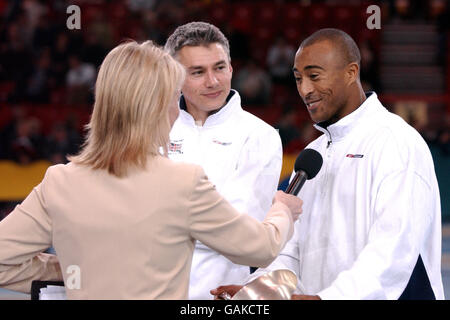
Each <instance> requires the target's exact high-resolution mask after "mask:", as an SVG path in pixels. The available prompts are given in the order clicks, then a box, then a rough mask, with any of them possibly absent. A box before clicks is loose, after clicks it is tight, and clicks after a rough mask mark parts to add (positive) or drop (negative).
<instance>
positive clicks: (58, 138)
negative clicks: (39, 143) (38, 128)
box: [46, 122, 81, 164]
mask: <svg viewBox="0 0 450 320" xmlns="http://www.w3.org/2000/svg"><path fill="white" fill-rule="evenodd" d="M80 141H81V138H80V135H79V134H78V132H77V131H76V130H75V128H73V126H71V125H70V124H69V123H67V124H64V123H62V122H58V123H55V124H54V125H53V127H52V131H51V133H50V135H49V136H48V138H47V147H46V157H47V159H48V160H49V161H50V162H51V163H52V164H57V163H67V162H68V161H67V155H74V154H76V153H77V152H78V150H79V144H80Z"/></svg>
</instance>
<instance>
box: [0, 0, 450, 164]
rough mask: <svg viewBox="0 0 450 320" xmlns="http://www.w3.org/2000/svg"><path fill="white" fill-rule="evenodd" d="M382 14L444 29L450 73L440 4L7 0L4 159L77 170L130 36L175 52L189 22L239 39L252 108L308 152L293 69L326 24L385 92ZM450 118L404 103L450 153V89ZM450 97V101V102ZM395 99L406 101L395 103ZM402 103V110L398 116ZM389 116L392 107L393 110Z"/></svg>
mask: <svg viewBox="0 0 450 320" xmlns="http://www.w3.org/2000/svg"><path fill="white" fill-rule="evenodd" d="M72 4H76V5H78V6H79V7H80V9H81V11H80V12H81V29H79V30H77V29H74V30H69V29H68V27H67V25H66V22H67V19H68V18H69V16H70V13H67V12H66V10H67V8H68V7H69V6H70V5H72ZM371 4H376V5H378V6H379V7H380V8H381V24H382V26H384V25H385V24H386V23H392V22H394V23H396V22H397V23H400V24H401V23H405V24H408V23H409V22H412V23H414V22H415V21H423V22H424V23H428V24H433V25H435V26H436V27H437V30H438V33H439V36H440V39H443V40H442V41H440V42H439V43H438V48H437V49H438V50H439V54H438V58H439V61H438V62H439V63H440V64H441V65H442V68H443V70H449V68H448V61H449V59H448V56H449V54H448V48H447V47H448V39H449V38H448V23H449V20H450V19H449V15H448V12H449V8H448V4H447V1H445V0H433V1H408V0H392V1H245V0H240V1H225V0H222V1H217V0H216V1H214V0H209V1H207V0H173V1H162V0H145V1H144V0H123V1H120V0H111V1H108V0H91V1H87V0H86V1H83V0H79V1H65V0H54V1H44V0H42V1H41V0H22V1H19V0H15V1H14V0H10V1H7V0H0V15H1V17H2V19H1V21H2V23H1V26H0V159H6V160H13V161H15V162H17V163H20V164H28V163H31V162H33V161H35V160H37V159H46V160H48V161H50V162H51V163H65V162H66V161H67V159H66V155H67V154H74V153H76V152H77V151H78V150H79V148H80V145H81V144H82V140H83V138H82V137H83V127H84V125H85V124H86V123H87V122H88V120H89V114H90V111H91V109H92V104H93V86H94V83H95V79H96V73H97V70H98V67H99V66H100V64H101V62H102V60H103V58H104V57H105V55H106V54H107V53H108V52H109V50H111V49H112V48H113V47H115V46H116V45H117V44H118V43H120V42H121V41H123V40H124V39H127V38H131V39H135V40H137V41H144V40H148V39H151V40H153V41H154V42H156V43H158V44H160V45H164V43H165V40H166V39H167V37H168V35H169V34H170V33H171V32H172V31H173V30H174V29H175V28H176V27H177V26H179V25H180V24H183V23H186V22H189V21H208V22H211V23H213V24H215V25H216V26H218V27H219V28H220V29H221V30H222V31H223V32H224V33H225V35H226V36H227V37H228V39H229V40H230V45H231V58H232V65H233V69H234V75H233V83H232V87H233V88H235V89H237V90H238V91H239V92H240V94H241V96H242V100H243V106H244V108H245V109H246V110H248V111H250V112H252V113H254V114H256V115H257V116H259V117H261V118H262V119H264V120H265V121H267V122H268V123H270V124H271V125H273V126H275V127H276V128H277V129H279V130H280V135H281V138H282V142H283V147H284V151H285V152H286V153H298V152H299V151H300V150H301V149H302V148H303V147H304V146H305V145H306V144H307V143H309V142H310V141H311V140H312V139H313V138H315V137H316V136H317V132H316V131H315V130H314V128H312V126H311V121H310V120H309V117H308V114H307V112H306V109H305V107H304V105H303V102H302V101H301V99H300V97H299V96H298V93H297V91H296V87H295V82H294V79H293V76H292V71H291V69H292V64H293V59H294V55H295V52H296V50H297V48H298V45H299V44H300V42H301V41H302V40H303V39H304V38H305V37H306V36H307V35H309V34H310V33H312V32H314V31H315V30H317V29H319V28H322V27H336V28H340V29H343V30H344V31H346V32H348V33H349V34H350V35H351V36H352V37H353V38H354V39H355V41H356V42H357V43H358V45H359V47H360V49H361V54H362V68H361V78H362V82H363V86H364V88H365V89H366V90H375V91H376V92H377V93H378V94H379V95H381V96H382V95H383V93H384V91H385V88H384V87H383V83H382V82H381V81H380V74H379V70H380V68H381V67H382V66H381V62H380V59H379V57H380V50H381V46H382V41H381V39H382V33H383V27H382V28H381V30H369V29H368V28H367V27H366V21H367V18H368V17H369V14H368V13H367V12H366V10H367V7H368V6H369V5H371ZM445 76H446V79H447V80H446V81H447V82H446V83H447V85H446V91H444V92H443V93H442V94H441V95H440V96H441V97H444V100H443V101H441V103H443V104H444V105H446V107H445V113H444V114H441V115H440V117H443V118H444V119H447V120H444V121H441V122H440V123H441V125H439V126H438V127H435V126H434V124H433V125H432V126H431V130H430V126H428V124H427V119H429V118H430V117H429V115H428V114H427V112H428V111H427V103H426V102H425V103H422V104H420V101H419V104H414V103H411V102H408V103H407V104H406V105H405V104H403V105H402V104H395V103H393V104H392V105H391V106H392V110H393V111H398V113H399V114H401V115H402V116H403V117H405V119H407V120H408V121H410V123H411V124H413V125H414V126H416V128H418V130H419V131H421V132H422V133H423V135H424V137H425V138H426V139H427V141H428V142H429V143H430V144H435V145H436V146H438V148H439V150H442V153H443V154H445V155H446V156H450V147H449V143H450V142H449V141H450V139H449V130H448V123H449V122H448V118H449V115H450V108H449V106H448V105H449V101H448V93H449V88H450V84H449V82H450V81H449V80H448V79H449V75H448V72H447V71H446V72H445ZM445 97H446V98H445ZM394 100H395V99H394ZM394 104H395V108H394ZM387 107H388V108H389V107H390V105H387Z"/></svg>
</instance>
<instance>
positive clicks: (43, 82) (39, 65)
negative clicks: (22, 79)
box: [26, 48, 52, 103]
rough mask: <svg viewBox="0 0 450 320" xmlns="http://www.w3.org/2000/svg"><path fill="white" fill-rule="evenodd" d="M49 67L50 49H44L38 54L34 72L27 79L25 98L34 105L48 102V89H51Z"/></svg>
mask: <svg viewBox="0 0 450 320" xmlns="http://www.w3.org/2000/svg"><path fill="white" fill-rule="evenodd" d="M50 65H51V53H50V48H45V49H44V50H42V52H41V53H39V55H38V57H37V59H36V63H35V64H34V70H33V71H32V73H31V75H30V77H29V79H28V83H27V90H26V96H27V98H28V100H29V101H31V102H36V103H48V102H49V100H50V99H49V98H50V88H51V87H52V85H51V80H52V74H51V70H50Z"/></svg>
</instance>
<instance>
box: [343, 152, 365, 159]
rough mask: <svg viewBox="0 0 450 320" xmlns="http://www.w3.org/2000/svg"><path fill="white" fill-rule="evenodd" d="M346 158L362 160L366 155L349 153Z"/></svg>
mask: <svg viewBox="0 0 450 320" xmlns="http://www.w3.org/2000/svg"><path fill="white" fill-rule="evenodd" d="M346 157H347V158H362V157H364V155H363V154H358V153H356V154H352V153H348V154H347V155H346Z"/></svg>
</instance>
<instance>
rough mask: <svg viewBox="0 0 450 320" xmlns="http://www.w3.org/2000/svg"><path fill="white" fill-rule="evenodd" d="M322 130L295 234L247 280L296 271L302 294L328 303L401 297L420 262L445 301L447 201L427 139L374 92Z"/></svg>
mask: <svg viewBox="0 0 450 320" xmlns="http://www.w3.org/2000/svg"><path fill="white" fill-rule="evenodd" d="M315 127H316V128H317V129H318V130H320V131H322V132H323V133H324V134H323V135H321V136H320V137H319V138H317V139H316V140H314V141H313V142H311V143H310V144H309V145H308V146H307V148H312V149H315V150H317V151H318V152H320V154H321V155H322V157H323V160H324V163H323V166H322V168H321V170H320V172H319V173H318V174H317V176H316V177H315V178H314V179H312V180H309V181H306V183H305V185H304V186H303V189H302V190H301V191H300V193H299V197H300V198H301V199H303V201H304V205H303V214H302V215H301V216H300V218H299V220H298V221H297V222H296V226H295V233H294V236H293V237H292V239H291V240H290V241H289V242H288V244H287V245H286V247H285V249H284V250H283V252H282V253H281V254H280V256H279V257H278V258H277V259H276V260H275V261H274V262H273V263H272V264H271V265H270V266H268V267H267V268H266V269H261V270H257V271H256V272H255V273H254V274H252V275H251V276H250V277H249V279H248V280H251V279H253V278H256V277H257V276H259V275H261V274H262V273H264V272H267V271H268V270H275V269H284V268H288V269H291V270H292V271H294V272H295V273H296V274H297V276H298V277H299V278H300V281H301V282H300V283H299V285H298V290H299V292H303V293H305V294H311V295H315V294H318V295H319V296H320V297H321V298H322V299H398V298H399V297H400V296H401V294H402V293H403V291H404V290H405V288H406V286H407V284H408V281H409V279H410V278H411V275H412V272H413V269H414V267H415V265H416V262H418V257H419V255H420V257H421V259H422V261H423V265H422V266H424V267H425V270H426V277H427V278H428V280H429V285H428V287H431V288H430V292H432V295H433V294H434V297H435V298H437V299H444V292H443V285H442V276H441V210H440V197H439V190H438V184H437V180H436V175H435V172H434V164H433V159H432V157H431V153H430V151H429V149H428V146H427V145H426V143H425V141H424V140H423V139H422V137H421V136H420V135H419V133H418V132H417V131H416V130H415V129H413V128H412V127H411V126H409V125H408V124H407V123H406V122H405V121H403V119H401V118H400V117H399V116H397V115H395V114H393V113H390V112H388V111H387V110H386V109H385V108H384V107H383V105H382V104H381V103H380V101H379V100H378V98H377V95H376V94H375V93H374V92H373V93H371V94H370V96H369V97H368V98H367V99H366V101H365V102H364V103H363V104H362V105H361V106H360V107H359V108H358V109H357V110H355V111H354V112H352V113H351V114H349V115H348V116H346V117H344V118H342V119H341V120H339V121H338V122H336V123H334V124H332V125H330V126H328V127H327V129H323V128H321V127H320V126H318V125H315ZM422 288H424V287H422ZM431 289H432V291H431ZM421 290H422V289H421ZM419 294H420V292H419Z"/></svg>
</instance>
